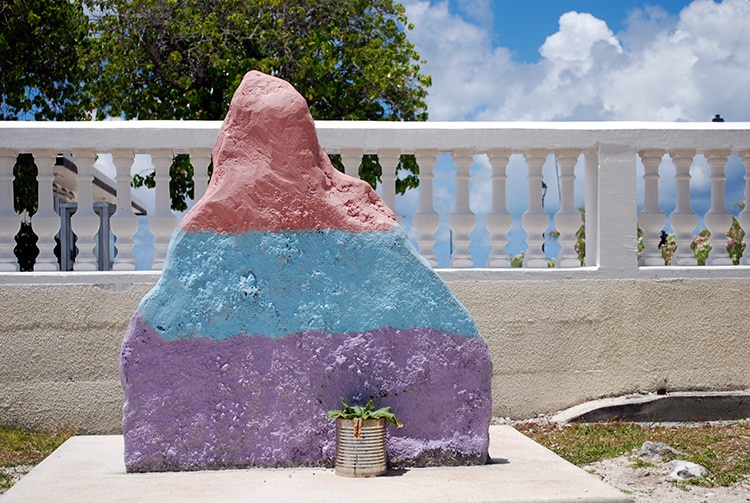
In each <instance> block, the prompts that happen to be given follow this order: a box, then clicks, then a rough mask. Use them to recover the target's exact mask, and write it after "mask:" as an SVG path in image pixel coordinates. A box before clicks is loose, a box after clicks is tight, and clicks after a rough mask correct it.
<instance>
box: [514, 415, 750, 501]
mask: <svg viewBox="0 0 750 503" xmlns="http://www.w3.org/2000/svg"><path fill="white" fill-rule="evenodd" d="M515 427H516V429H517V430H518V431H520V432H521V433H524V434H525V435H528V436H529V437H531V438H532V439H534V440H535V441H536V442H538V443H540V444H541V445H543V446H545V447H547V448H548V449H550V450H552V451H553V452H555V453H556V454H557V455H559V456H560V457H562V458H564V459H566V460H568V461H570V462H571V463H573V464H575V465H577V466H583V465H585V464H588V463H593V462H596V461H601V460H602V459H608V458H615V457H617V456H620V455H623V454H624V455H628V454H632V455H633V456H634V459H633V462H634V463H636V464H637V463H642V462H643V461H642V460H638V459H637V458H635V453H636V452H637V450H638V449H639V448H640V447H641V445H643V443H644V442H646V441H652V442H664V443H665V444H668V445H669V446H671V447H673V448H675V449H677V450H678V451H680V453H681V454H680V455H676V456H674V457H673V458H671V459H684V460H686V461H692V462H693V463H698V464H700V465H703V466H704V467H705V468H706V470H708V476H707V477H704V478H701V479H691V481H690V483H692V484H697V485H704V486H708V487H716V486H729V485H732V484H735V483H737V482H740V481H742V480H745V479H748V478H750V421H748V420H745V421H732V422H722V423H701V424H687V425H678V426H675V425H661V424H658V423H657V424H641V423H626V422H609V423H591V424H570V425H565V426H561V425H558V424H552V423H534V422H528V423H519V424H516V425H515ZM669 459H670V458H665V460H669Z"/></svg>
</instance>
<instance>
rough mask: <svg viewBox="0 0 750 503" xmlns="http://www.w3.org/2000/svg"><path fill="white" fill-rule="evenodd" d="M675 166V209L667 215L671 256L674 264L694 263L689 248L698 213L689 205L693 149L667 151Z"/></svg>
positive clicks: (693, 257)
mask: <svg viewBox="0 0 750 503" xmlns="http://www.w3.org/2000/svg"><path fill="white" fill-rule="evenodd" d="M669 155H670V157H672V163H673V164H674V167H675V175H674V179H675V183H676V189H677V195H676V200H675V209H674V211H673V212H672V213H671V214H670V215H669V224H670V225H671V226H672V228H673V229H674V232H675V242H676V243H677V250H676V251H675V254H674V257H672V264H674V265H696V264H697V263H698V262H697V261H696V259H695V255H693V250H691V249H690V244H691V243H692V242H693V230H694V229H695V226H696V225H697V224H698V215H696V214H695V212H694V211H693V208H692V207H691V206H690V166H692V164H693V157H694V156H695V150H674V151H672V152H670V153H669Z"/></svg>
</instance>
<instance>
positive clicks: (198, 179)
mask: <svg viewBox="0 0 750 503" xmlns="http://www.w3.org/2000/svg"><path fill="white" fill-rule="evenodd" d="M190 164H192V165H193V187H194V189H193V190H194V192H193V201H199V200H200V198H201V197H203V194H205V193H206V188H207V187H208V166H209V165H210V164H211V149H208V148H198V149H194V150H191V151H190Z"/></svg>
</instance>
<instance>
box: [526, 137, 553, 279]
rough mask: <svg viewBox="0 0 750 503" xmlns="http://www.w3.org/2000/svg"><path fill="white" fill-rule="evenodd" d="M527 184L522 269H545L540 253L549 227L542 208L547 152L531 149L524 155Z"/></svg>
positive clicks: (542, 252)
mask: <svg viewBox="0 0 750 503" xmlns="http://www.w3.org/2000/svg"><path fill="white" fill-rule="evenodd" d="M524 157H525V158H526V166H527V168H528V175H527V176H526V179H527V180H528V183H529V189H528V190H529V207H528V208H527V209H526V211H525V212H524V214H523V215H522V216H521V223H522V224H523V229H524V230H525V231H526V234H527V236H526V244H527V245H528V246H529V249H528V251H527V252H526V256H525V257H524V259H523V266H524V267H547V259H546V257H545V255H544V251H542V245H543V244H544V231H546V230H547V226H548V225H549V215H548V214H547V212H545V211H544V208H543V207H542V182H543V181H544V176H543V175H542V168H543V167H544V163H545V161H546V160H547V151H546V150H541V149H532V150H529V151H527V152H525V153H524Z"/></svg>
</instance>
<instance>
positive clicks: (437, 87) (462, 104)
mask: <svg viewBox="0 0 750 503" xmlns="http://www.w3.org/2000/svg"><path fill="white" fill-rule="evenodd" d="M402 1H403V4H404V5H405V7H406V12H407V16H408V18H409V21H410V22H411V23H412V24H414V26H415V27H414V30H412V31H411V32H410V33H409V39H410V40H411V41H412V42H413V43H414V44H415V46H416V48H417V50H418V51H419V53H420V54H421V56H422V57H423V58H425V59H426V60H427V63H426V65H425V66H424V71H425V73H429V74H430V75H432V79H433V85H432V88H431V89H430V91H429V96H428V98H427V104H428V111H429V114H430V120H440V121H466V120H468V121H579V120H592V121H663V122H675V121H690V122H703V121H706V122H707V121H710V120H711V118H712V117H713V116H714V114H717V113H718V114H721V115H722V116H723V117H724V118H725V119H726V120H728V121H750V92H748V89H750V30H748V29H747V27H749V26H750V0H723V1H713V0H693V1H688V0H683V1H678V0H652V1H638V0H578V1H569V0H533V1H520V0H515V1H514V0H494V1H491V0H402ZM522 164H523V160H522V159H521V158H519V157H515V156H514V159H512V161H511V166H510V167H509V173H510V172H514V173H519V174H521V175H519V178H518V179H514V177H512V176H511V177H510V178H509V181H508V183H509V191H508V193H509V194H516V196H515V198H509V200H508V209H509V211H511V212H512V213H514V215H515V216H516V219H517V221H516V223H515V224H514V228H513V230H512V233H513V236H512V243H511V245H510V246H509V251H510V253H511V254H515V253H519V252H520V251H521V250H522V249H524V247H525V243H524V240H523V239H524V233H523V232H522V229H520V213H521V212H523V210H524V209H525V205H526V201H525V193H526V190H525V186H524V183H525V180H524V179H523V176H522V173H523V171H524V170H523V167H522V166H521V165H522ZM516 168H519V169H516ZM662 169H663V176H662V180H661V183H660V199H661V200H660V203H661V207H662V211H664V212H665V213H667V214H668V213H669V212H670V211H672V209H673V208H674V194H673V182H672V181H671V180H670V176H669V173H670V172H672V173H673V167H672V165H671V161H670V160H669V159H668V158H667V159H666V160H665V162H664V164H663V165H662ZM451 171H452V166H451V163H450V159H449V158H443V159H441V162H440V163H439V165H438V166H437V167H436V176H438V178H436V190H435V206H436V210H437V211H438V212H439V213H440V214H441V217H442V222H441V226H440V228H439V229H438V231H437V233H436V239H437V241H438V244H437V245H436V251H437V253H438V258H439V261H440V265H441V266H447V263H448V262H447V261H448V251H447V250H448V244H447V243H448V240H449V229H448V225H447V214H448V213H449V212H450V209H451V208H452V205H453V199H454V197H455V196H454V193H453V190H452V188H451V187H450V184H446V185H445V186H444V187H440V186H438V185H437V184H438V180H439V179H440V178H439V177H440V176H443V174H445V175H446V178H445V179H446V180H450V174H451ZM743 172H744V169H743V168H742V165H741V162H740V160H739V158H737V157H736V156H733V157H732V158H731V159H730V162H729V166H728V168H727V175H728V181H727V189H728V194H727V205H728V207H729V209H732V207H734V205H736V203H737V202H739V200H740V199H741V197H742V189H743V187H744V181H743V180H742V174H743ZM472 176H473V179H472V189H471V191H472V192H471V198H472V203H471V206H472V210H473V211H474V212H475V213H476V214H477V217H478V218H477V229H476V230H475V232H474V234H473V239H474V240H475V241H476V245H475V247H474V249H473V250H472V252H473V253H475V257H474V258H475V260H476V261H477V262H478V263H480V264H481V262H482V261H483V260H484V257H485V256H486V252H487V251H488V249H489V248H488V244H487V242H486V239H487V237H488V233H487V231H486V229H484V221H483V217H484V213H486V212H487V211H488V209H489V205H490V203H489V191H488V190H487V186H488V184H489V167H488V166H487V165H486V162H485V163H483V162H482V160H481V159H478V160H476V159H475V163H474V166H473V167H472ZM545 181H546V182H547V184H548V185H549V186H550V190H549V192H548V198H547V205H546V207H547V209H548V211H549V212H550V213H551V214H553V213H554V212H555V211H556V210H557V208H558V206H559V202H558V201H559V196H558V194H557V191H556V183H555V182H554V162H549V161H548V163H547V165H546V166H545ZM692 184H693V190H692V196H693V200H692V203H693V208H694V210H695V211H697V212H698V213H699V217H700V218H701V221H700V222H699V227H700V229H702V213H705V211H706V210H707V209H708V207H709V197H710V192H709V190H708V186H709V184H708V166H707V163H706V162H705V159H702V157H698V158H696V160H695V165H694V167H693V182H692ZM513 187H515V190H510V189H511V188H513ZM576 190H577V192H578V193H579V194H580V193H581V192H582V190H579V188H577V189H576ZM641 197H642V196H641ZM516 198H517V199H518V200H515V199H516ZM576 199H577V200H576V204H577V205H582V204H583V200H582V198H581V197H577V198H576ZM399 204H400V206H399V210H400V211H402V212H404V213H409V212H410V211H411V210H412V209H413V208H414V207H415V204H416V194H411V195H408V196H406V197H404V198H401V201H399ZM641 204H642V202H641ZM639 209H640V208H639ZM735 212H736V211H735ZM700 229H699V228H696V231H695V232H696V233H697V232H698V231H699V230H700ZM667 230H670V228H669V227H668V224H667Z"/></svg>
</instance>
